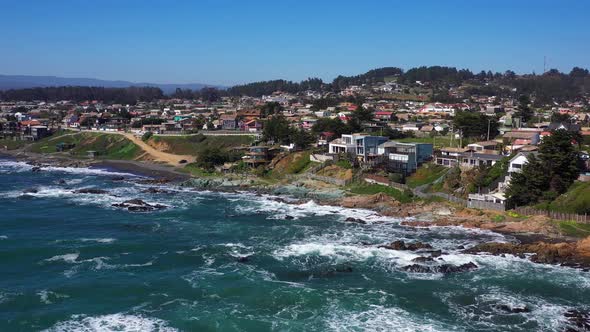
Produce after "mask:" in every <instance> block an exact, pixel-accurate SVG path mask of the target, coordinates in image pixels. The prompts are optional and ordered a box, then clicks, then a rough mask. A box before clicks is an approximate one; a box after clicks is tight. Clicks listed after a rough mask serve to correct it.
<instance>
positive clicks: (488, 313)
mask: <svg viewBox="0 0 590 332" xmlns="http://www.w3.org/2000/svg"><path fill="white" fill-rule="evenodd" d="M484 287H485V286H484ZM474 291H476V292H478V291H479V290H478V289H475V290H474ZM437 295H438V296H439V297H440V298H441V299H442V301H443V302H444V303H445V304H446V305H447V306H449V308H450V309H451V310H452V311H453V313H454V314H456V315H458V316H459V318H460V319H461V320H462V321H463V322H465V324H467V326H469V327H471V328H472V329H475V330H487V329H495V330H496V329H502V327H504V328H506V329H510V330H511V331H533V330H534V331H559V330H563V329H564V324H565V323H566V318H565V317H564V316H563V314H564V313H565V312H566V311H568V310H569V309H571V308H570V307H569V306H568V305H563V304H558V303H550V302H548V301H546V300H544V299H542V298H539V297H536V296H532V295H530V296H527V295H521V294H516V293H512V292H510V291H507V290H504V289H502V288H499V287H491V288H489V289H484V292H483V293H479V294H477V295H475V296H474V298H473V302H472V303H464V299H465V297H466V296H467V295H466V294H461V293H459V294H456V293H454V292H453V293H438V294H437ZM457 296H458V297H459V298H461V300H459V301H458V302H456V301H455V298H456V297H457ZM502 306H506V307H507V308H512V309H514V308H527V309H528V312H519V313H513V312H509V311H506V310H505V309H502ZM508 317H510V319H504V320H502V319H501V318H508ZM502 321H503V322H502Z"/></svg>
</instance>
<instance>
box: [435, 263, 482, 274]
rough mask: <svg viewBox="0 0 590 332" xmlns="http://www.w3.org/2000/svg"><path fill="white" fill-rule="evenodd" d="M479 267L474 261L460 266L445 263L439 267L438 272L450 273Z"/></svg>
mask: <svg viewBox="0 0 590 332" xmlns="http://www.w3.org/2000/svg"><path fill="white" fill-rule="evenodd" d="M475 269H477V265H475V263H473V262H469V263H466V264H461V265H459V266H456V265H453V264H443V265H441V266H439V267H438V269H437V270H438V272H440V273H444V274H448V273H456V272H467V271H471V270H475Z"/></svg>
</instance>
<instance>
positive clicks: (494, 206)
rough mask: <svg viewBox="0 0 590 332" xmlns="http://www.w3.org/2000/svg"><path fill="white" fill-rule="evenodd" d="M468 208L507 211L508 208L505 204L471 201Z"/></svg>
mask: <svg viewBox="0 0 590 332" xmlns="http://www.w3.org/2000/svg"><path fill="white" fill-rule="evenodd" d="M467 207H469V208H472V209H482V210H496V211H506V206H505V205H504V204H501V203H494V202H488V201H476V200H471V201H468V202H467Z"/></svg>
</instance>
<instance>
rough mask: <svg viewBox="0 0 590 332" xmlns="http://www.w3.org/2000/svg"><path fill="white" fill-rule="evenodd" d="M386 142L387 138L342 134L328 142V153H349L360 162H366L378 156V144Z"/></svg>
mask: <svg viewBox="0 0 590 332" xmlns="http://www.w3.org/2000/svg"><path fill="white" fill-rule="evenodd" d="M387 141H388V138H387V137H383V136H370V135H365V134H343V135H342V136H341V137H340V138H337V139H335V140H333V141H331V142H330V144H329V145H328V152H329V153H331V154H341V153H350V154H353V155H356V156H357V158H358V159H360V160H361V161H367V160H369V159H372V158H373V157H376V156H377V155H378V147H379V145H380V144H382V143H385V142H387Z"/></svg>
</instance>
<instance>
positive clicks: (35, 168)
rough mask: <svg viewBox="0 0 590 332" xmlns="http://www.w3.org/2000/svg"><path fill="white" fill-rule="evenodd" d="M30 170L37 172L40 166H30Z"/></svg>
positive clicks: (39, 170)
mask: <svg viewBox="0 0 590 332" xmlns="http://www.w3.org/2000/svg"><path fill="white" fill-rule="evenodd" d="M31 172H33V173H38V172H41V167H39V166H34V167H33V168H31Z"/></svg>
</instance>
